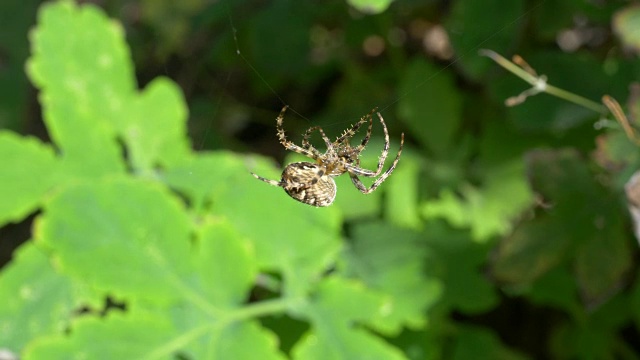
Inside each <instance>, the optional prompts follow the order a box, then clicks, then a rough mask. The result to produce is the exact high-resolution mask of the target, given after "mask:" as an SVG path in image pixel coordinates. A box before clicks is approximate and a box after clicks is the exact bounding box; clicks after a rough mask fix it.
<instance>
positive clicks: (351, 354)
mask: <svg viewBox="0 0 640 360" xmlns="http://www.w3.org/2000/svg"><path fill="white" fill-rule="evenodd" d="M388 306H390V304H388V303H386V302H385V299H384V297H382V296H380V295H377V294H374V293H372V292H371V291H369V290H367V289H366V288H365V287H363V286H362V285H361V284H360V283H357V282H354V281H349V280H345V279H340V278H337V277H333V278H329V279H325V281H323V282H322V283H320V284H319V287H318V290H317V292H316V293H315V294H314V300H313V301H312V302H310V303H309V304H308V305H307V306H306V307H304V308H303V312H304V314H305V316H306V317H308V318H309V320H310V321H311V324H312V328H311V330H310V331H309V332H308V333H307V334H306V335H305V336H304V337H303V339H302V340H300V341H299V342H298V343H297V344H296V346H295V347H294V348H293V350H292V354H293V358H294V359H305V360H307V359H336V360H341V359H344V360H347V359H357V358H360V359H385V360H386V359H389V360H391V359H404V358H405V357H404V356H403V355H402V353H401V352H400V351H399V350H397V349H395V348H393V347H391V346H389V345H388V344H386V343H385V342H384V341H382V340H381V339H380V338H378V337H376V336H373V335H372V334H371V333H369V332H367V331H366V330H365V329H362V328H358V327H357V326H356V325H355V324H354V323H357V322H360V323H362V322H365V321H366V322H369V321H371V319H372V317H373V318H379V317H381V316H384V312H385V311H386V309H387V308H388Z"/></svg>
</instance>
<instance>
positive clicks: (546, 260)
mask: <svg viewBox="0 0 640 360" xmlns="http://www.w3.org/2000/svg"><path fill="white" fill-rule="evenodd" d="M565 231H566V230H565V229H564V228H563V226H562V225H560V224H558V222H556V221H554V220H552V219H548V218H542V219H536V220H534V221H531V222H527V223H524V224H522V225H521V226H519V227H518V228H517V229H516V230H515V231H514V232H513V234H511V235H510V236H508V237H506V238H504V239H503V240H502V241H501V242H500V244H499V245H498V248H497V249H496V253H495V257H494V259H493V275H494V276H495V277H496V278H497V279H498V280H500V281H502V282H506V283H510V284H528V283H530V282H532V281H534V280H535V279H537V278H538V277H540V276H541V275H543V274H545V273H546V272H547V271H549V270H550V269H552V268H553V267H555V266H557V265H558V264H559V263H560V262H561V261H562V260H563V259H564V258H565V256H566V255H567V250H568V248H569V246H570V245H571V239H570V237H569V236H568V235H569V234H567V233H566V232H565Z"/></svg>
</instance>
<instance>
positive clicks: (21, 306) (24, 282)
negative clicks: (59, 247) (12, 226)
mask: <svg viewBox="0 0 640 360" xmlns="http://www.w3.org/2000/svg"><path fill="white" fill-rule="evenodd" d="M83 292H84V291H83V290H82V289H81V287H80V286H79V284H77V283H74V282H73V281H72V280H71V279H70V278H68V277H66V276H63V275H60V274H59V273H58V271H56V269H55V268H53V266H52V265H51V263H50V260H49V257H48V256H47V254H46V253H44V252H43V251H42V249H39V248H37V247H36V246H35V245H34V244H33V242H31V241H29V242H27V243H25V244H24V245H22V246H21V247H20V248H19V249H18V250H17V252H16V254H15V255H14V259H13V261H12V262H11V263H10V264H9V265H8V266H7V267H5V268H4V269H3V270H2V273H0V299H3V301H2V306H0V324H2V325H0V344H2V346H3V347H4V348H8V349H11V350H13V351H14V352H15V353H20V352H21V351H22V349H23V348H24V346H25V345H26V344H27V343H29V342H30V341H31V340H33V339H35V338H37V337H39V336H42V335H45V334H49V333H52V332H62V331H63V330H64V329H65V328H66V326H67V325H68V322H69V318H70V317H71V315H72V313H73V311H74V310H75V309H74V307H75V306H77V305H78V301H79V299H80V298H81V297H80V294H82V293H83ZM85 300H86V298H85Z"/></svg>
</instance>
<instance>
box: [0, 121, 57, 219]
mask: <svg viewBox="0 0 640 360" xmlns="http://www.w3.org/2000/svg"><path fill="white" fill-rule="evenodd" d="M0 159H2V165H3V166H4V167H5V169H7V170H6V171H4V172H3V174H2V176H0V199H2V201H0V224H4V223H6V222H8V221H18V220H21V219H22V218H24V217H25V216H26V215H28V214H29V213H31V212H33V211H35V209H36V208H37V207H38V206H39V205H41V202H42V200H43V197H44V195H45V194H46V193H47V191H48V190H51V189H52V188H53V187H54V186H55V185H57V184H58V183H59V181H60V175H61V174H60V171H59V170H60V162H59V161H58V159H56V158H55V156H54V154H53V151H52V149H51V148H50V147H48V146H46V145H44V144H42V143H40V142H39V141H38V140H36V139H32V138H21V137H19V136H17V135H15V134H14V133H10V132H4V131H3V132H0Z"/></svg>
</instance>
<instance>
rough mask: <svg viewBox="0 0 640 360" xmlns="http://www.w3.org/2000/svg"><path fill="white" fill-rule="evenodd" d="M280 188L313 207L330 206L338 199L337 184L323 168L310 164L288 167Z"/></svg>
mask: <svg viewBox="0 0 640 360" xmlns="http://www.w3.org/2000/svg"><path fill="white" fill-rule="evenodd" d="M280 184H281V185H280V186H282V188H283V189H284V191H286V192H287V194H289V196H291V197H292V198H294V199H296V200H298V201H300V202H303V203H305V204H308V205H312V206H329V205H331V203H333V200H334V199H335V198H336V183H335V181H333V179H332V178H331V177H330V176H328V175H327V174H326V170H325V168H324V167H323V166H321V165H318V164H314V163H310V162H297V163H292V164H289V165H287V167H286V168H285V169H284V171H283V172H282V179H281V180H280Z"/></svg>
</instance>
